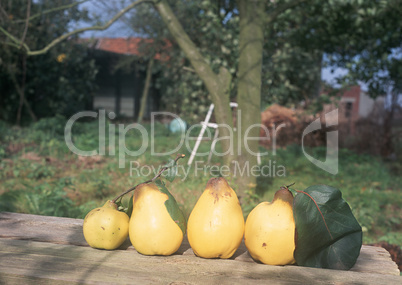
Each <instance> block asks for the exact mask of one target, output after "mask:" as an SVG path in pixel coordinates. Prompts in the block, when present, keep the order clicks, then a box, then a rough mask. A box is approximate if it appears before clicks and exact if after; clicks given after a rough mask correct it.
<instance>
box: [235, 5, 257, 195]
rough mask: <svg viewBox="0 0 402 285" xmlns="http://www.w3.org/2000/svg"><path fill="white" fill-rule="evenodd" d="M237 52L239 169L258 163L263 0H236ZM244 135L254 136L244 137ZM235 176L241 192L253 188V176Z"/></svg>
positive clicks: (248, 174) (254, 180)
mask: <svg viewBox="0 0 402 285" xmlns="http://www.w3.org/2000/svg"><path fill="white" fill-rule="evenodd" d="M238 7H239V13H240V38H239V43H240V56H239V81H238V89H237V102H238V104H239V105H238V108H239V110H240V124H239V126H240V129H239V130H238V132H239V138H240V141H238V146H239V150H240V153H239V155H238V164H239V167H241V169H244V167H246V169H249V170H251V169H252V167H253V166H256V165H257V154H258V152H259V151H258V148H259V137H260V125H259V124H260V123H261V70H262V51H263V43H264V32H263V31H264V29H263V25H264V1H260V0H239V1H238ZM247 138H254V139H250V140H247ZM250 172H251V171H248V173H247V175H241V177H237V182H238V187H239V190H240V195H244V194H245V191H246V190H249V189H252V190H254V188H255V186H256V177H255V176H253V175H252V173H250Z"/></svg>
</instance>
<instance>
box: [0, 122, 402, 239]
mask: <svg viewBox="0 0 402 285" xmlns="http://www.w3.org/2000/svg"><path fill="white" fill-rule="evenodd" d="M65 123H66V121H65V119H64V118H61V117H55V118H51V119H43V120H41V121H39V122H37V123H35V124H32V125H31V126H30V127H26V128H14V127H10V126H9V125H6V124H5V123H3V122H1V121H0V211H13V212H21V213H32V214H40V215H53V216H67V217H75V218H83V217H84V216H85V214H86V213H87V212H88V211H90V210H91V209H92V208H94V207H97V206H100V205H103V204H104V201H105V200H106V199H112V198H114V197H115V196H117V195H118V194H119V193H121V192H123V191H124V190H126V189H128V188H130V187H132V186H133V185H136V184H138V183H141V182H143V181H145V180H147V179H149V178H152V177H153V176H154V174H155V172H157V171H158V167H160V166H161V165H163V164H166V163H167V162H168V161H169V159H171V158H174V157H175V154H176V153H184V154H185V155H186V158H184V159H182V160H180V161H179V164H180V168H179V173H178V177H177V178H176V180H174V181H173V182H172V183H170V182H167V185H168V188H169V189H170V191H171V192H172V194H173V195H174V196H175V197H176V200H177V201H178V203H179V205H180V206H181V208H182V209H183V211H184V212H185V215H186V216H187V217H188V215H189V214H190V212H191V209H192V208H193V206H194V204H195V203H196V201H197V199H198V197H199V196H200V195H201V193H202V191H203V190H204V188H205V185H206V183H207V181H208V180H209V178H211V175H213V174H215V173H214V171H210V170H211V166H213V165H220V163H221V161H220V159H219V157H217V156H213V158H212V161H211V164H210V165H209V166H207V168H206V169H207V171H204V169H205V168H202V167H203V166H206V164H205V163H202V162H198V164H197V165H198V170H197V168H196V167H195V164H193V167H191V168H188V167H187V165H186V163H187V159H188V157H189V155H190V153H189V151H188V150H187V148H186V146H185V144H183V145H182V146H181V147H180V148H178V149H177V150H176V151H175V152H173V153H172V154H170V155H164V156H155V155H152V154H151V149H150V147H148V148H147V151H145V152H144V153H143V154H141V155H138V156H134V157H130V158H126V161H125V164H124V167H122V168H120V167H119V156H118V154H119V151H120V150H122V147H121V146H119V145H118V144H117V143H116V144H115V149H114V150H115V153H114V154H113V155H112V154H111V152H112V149H113V148H110V147H109V144H108V142H109V140H108V137H106V146H107V147H106V150H105V155H98V156H88V157H84V156H77V155H76V154H74V153H72V152H71V151H70V150H69V149H68V147H67V146H66V143H65V140H64V127H65ZM144 127H145V129H146V130H147V131H150V130H151V127H150V125H147V124H145V125H144ZM108 133H109V129H107V130H106V134H108ZM112 133H114V134H115V138H116V141H117V138H118V127H117V126H116V128H115V130H114V131H113V130H112ZM72 134H73V135H72V137H73V142H74V144H75V146H77V148H79V149H82V150H93V149H98V146H99V140H98V123H97V122H76V123H75V124H74V126H73V129H72ZM197 134H198V130H197V129H194V130H193V136H197ZM154 142H155V149H154V151H156V152H159V153H161V152H167V151H170V150H174V149H175V148H176V147H177V146H179V143H180V137H178V136H176V135H173V134H170V133H169V131H168V129H167V128H166V126H164V125H162V124H159V125H157V126H156V127H155V135H154ZM143 143H144V141H143V138H142V137H141V136H140V135H139V133H138V132H135V131H128V132H127V133H126V147H127V149H130V150H138V149H140V147H141V145H142V144H143ZM148 143H149V145H150V143H151V141H148ZM193 144H194V141H192V142H190V145H193ZM149 145H148V146H149ZM209 147H210V142H203V143H201V147H200V152H207V151H208V150H209ZM262 150H263V149H262ZM323 151H324V149H322V148H313V149H309V150H308V152H309V153H310V154H311V155H313V156H314V157H319V156H320V155H321V154H322V153H323ZM196 160H197V161H204V162H205V161H206V160H207V156H204V157H199V158H197V159H196ZM130 165H131V169H130ZM262 165H271V167H270V169H271V175H270V176H269V175H267V176H265V177H259V178H258V185H257V189H256V191H255V193H251V192H248V196H247V197H245V199H244V203H243V205H242V207H243V211H244V214H245V216H247V214H248V213H249V212H250V211H251V209H252V208H253V207H254V206H255V205H257V204H258V203H259V202H261V201H270V200H271V199H272V198H273V194H274V193H275V191H276V190H278V189H279V187H281V186H282V185H288V184H291V183H293V182H295V183H296V184H295V185H294V188H296V189H300V190H303V189H305V188H306V187H308V186H310V185H314V184H327V185H331V186H334V187H336V188H338V189H340V190H341V191H342V193H343V197H344V199H345V200H346V201H347V202H348V203H349V205H350V206H351V208H352V210H353V213H354V214H355V216H356V218H357V220H358V221H359V222H360V224H361V225H362V227H363V231H364V243H374V242H378V241H387V242H389V243H391V244H396V245H401V244H402V226H401V224H402V209H401V206H400V205H402V191H401V183H402V178H401V177H400V176H399V175H398V171H400V168H401V165H400V160H399V161H397V162H395V161H394V162H387V161H384V160H382V159H381V158H378V157H374V156H370V155H365V154H357V153H354V152H351V151H349V150H346V149H341V150H340V153H339V173H338V174H337V175H331V174H328V173H326V172H325V171H323V170H321V169H319V168H317V167H316V166H315V165H313V164H312V163H311V162H310V161H308V160H307V158H306V157H305V156H304V154H303V152H302V149H301V147H300V146H296V145H292V146H288V147H286V148H282V149H278V150H277V151H276V154H272V153H271V154H270V155H268V156H264V157H262ZM273 165H275V167H276V170H278V169H280V167H281V166H283V169H285V170H284V172H281V173H279V174H281V175H277V174H278V172H277V171H274V170H273ZM200 169H202V170H200ZM211 172H212V173H211ZM283 174H285V175H283ZM229 182H230V184H231V185H233V188H234V189H235V190H236V188H235V186H234V184H233V181H229ZM126 196H127V197H126V198H125V199H123V203H126V204H127V203H128V198H129V197H130V195H126Z"/></svg>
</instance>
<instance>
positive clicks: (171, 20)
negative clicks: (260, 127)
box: [155, 0, 235, 165]
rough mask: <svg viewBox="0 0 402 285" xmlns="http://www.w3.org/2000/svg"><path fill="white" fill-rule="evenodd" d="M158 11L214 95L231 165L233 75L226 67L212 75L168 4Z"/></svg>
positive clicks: (161, 3)
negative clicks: (231, 84) (231, 85)
mask: <svg viewBox="0 0 402 285" xmlns="http://www.w3.org/2000/svg"><path fill="white" fill-rule="evenodd" d="M155 8H156V10H157V11H158V12H159V14H160V16H161V17H162V20H163V21H164V23H165V24H166V26H167V28H168V29H169V31H170V33H171V34H172V36H173V37H174V38H175V40H176V42H177V44H178V45H179V46H180V48H181V49H182V51H183V52H184V53H185V55H186V57H187V58H188V60H189V61H190V62H191V65H192V66H193V68H194V70H195V71H196V73H197V74H198V76H199V77H200V78H201V80H202V81H203V82H204V84H205V86H206V88H207V89H208V91H209V93H210V95H211V99H212V102H213V103H214V104H215V112H214V114H215V119H216V121H217V123H218V124H219V134H220V136H221V139H220V143H221V145H222V153H223V154H225V155H224V157H223V158H224V163H225V164H226V165H229V164H230V162H231V161H232V160H233V158H234V155H235V153H234V148H233V145H232V143H233V119H232V111H231V109H230V105H229V103H230V100H229V91H230V90H229V88H230V83H231V80H232V78H231V75H230V72H229V71H228V70H227V69H226V68H224V67H221V68H220V70H219V74H216V73H214V72H213V70H212V69H211V67H210V66H209V64H208V63H207V61H206V60H205V59H204V57H203V56H202V55H201V53H200V52H199V51H198V49H197V47H196V46H195V44H194V43H193V42H192V41H191V39H190V37H189V36H188V35H187V33H186V32H185V31H184V29H183V27H182V25H181V24H180V22H179V21H178V20H177V18H176V16H175V15H174V13H173V11H172V9H171V8H170V6H169V4H167V2H166V1H165V0H161V1H159V2H157V3H155Z"/></svg>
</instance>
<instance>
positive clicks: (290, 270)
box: [0, 212, 402, 284]
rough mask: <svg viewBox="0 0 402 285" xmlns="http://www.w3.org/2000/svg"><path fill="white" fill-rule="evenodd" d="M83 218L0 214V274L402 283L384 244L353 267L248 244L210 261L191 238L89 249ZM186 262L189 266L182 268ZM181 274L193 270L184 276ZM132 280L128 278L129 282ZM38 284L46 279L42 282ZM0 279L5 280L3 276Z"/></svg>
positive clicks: (13, 278)
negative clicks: (251, 248)
mask: <svg viewBox="0 0 402 285" xmlns="http://www.w3.org/2000/svg"><path fill="white" fill-rule="evenodd" d="M82 223H83V220H80V219H70V218H58V217H47V216H37V215H28V214H17V213H7V212H2V213H0V248H1V250H0V253H1V255H0V256H1V259H0V265H1V268H2V269H1V270H0V273H1V276H3V278H7V279H6V280H7V281H10V282H11V284H13V283H12V282H14V281H15V284H20V282H19V281H18V280H19V278H20V277H19V276H26V277H27V278H34V279H35V278H45V279H46V278H47V279H52V280H54V281H56V280H57V282H59V281H60V282H64V281H73V282H81V281H85V282H86V281H88V282H89V283H91V282H96V283H98V282H101V283H102V282H105V283H108V282H110V283H118V282H117V281H116V280H115V279H113V280H112V281H110V280H109V279H107V278H106V277H102V278H101V279H99V280H98V279H97V278H98V277H96V276H98V275H96V274H95V273H94V274H92V272H97V274H99V276H103V275H104V274H106V273H108V274H111V276H115V274H114V273H113V270H114V269H115V268H118V269H117V271H118V273H117V274H118V275H119V276H120V277H121V276H125V277H127V278H128V277H129V276H128V275H127V276H126V272H130V274H129V275H130V276H133V274H135V275H134V276H136V277H138V278H137V279H135V280H140V281H141V282H145V283H154V282H156V283H159V282H165V281H167V280H176V281H177V280H179V281H180V282H195V283H200V282H201V280H203V281H205V282H207V281H208V280H207V279H199V278H200V277H199V275H201V276H208V278H212V277H211V276H213V280H214V281H222V282H223V281H225V280H230V282H234V283H244V282H245V281H247V283H250V282H252V280H257V281H262V280H265V281H266V279H265V278H269V280H271V279H272V280H275V282H277V283H278V284H288V283H289V282H297V280H298V278H299V277H300V278H301V277H303V278H305V279H303V280H305V281H306V282H308V283H312V282H313V280H314V278H316V277H315V276H317V278H318V279H317V280H319V282H321V283H324V284H325V283H327V282H326V280H327V281H328V280H331V282H335V281H336V280H337V281H339V282H344V281H348V283H349V281H350V280H349V278H352V279H353V280H355V281H356V282H360V283H361V282H363V283H364V279H365V278H366V277H367V278H368V276H370V278H371V279H367V280H370V283H371V284H372V281H373V280H378V281H379V282H380V281H382V283H384V280H386V281H387V282H388V280H393V279H392V276H390V275H398V276H396V278H398V279H395V280H399V282H402V279H401V277H399V270H398V268H397V265H396V264H395V263H394V262H393V261H392V260H391V258H390V255H389V253H388V252H387V251H386V250H385V249H383V248H379V247H371V246H363V247H362V251H361V254H360V256H359V259H358V261H357V263H356V265H355V266H354V267H353V268H352V269H351V270H350V271H336V270H324V269H313V268H306V267H298V266H284V267H282V266H268V265H262V264H258V263H256V262H254V261H253V260H252V259H251V257H250V256H249V254H248V252H247V250H246V247H245V245H244V243H242V244H241V246H240V247H239V249H238V251H237V252H236V253H235V255H234V257H233V258H232V259H231V260H207V259H202V258H197V257H196V256H195V255H194V254H193V252H192V250H191V248H190V245H189V244H188V241H187V239H185V240H184V241H183V244H182V246H181V247H180V249H179V251H178V252H177V254H175V255H174V256H170V257H147V256H143V255H140V254H138V253H137V252H136V251H135V250H134V248H133V247H132V246H131V244H130V242H129V241H127V242H126V243H125V244H124V245H123V246H122V247H121V248H120V249H119V250H116V251H102V250H95V249H92V248H89V247H88V245H87V243H86V242H85V239H84V237H83V234H82ZM36 262H39V263H38V264H42V266H39V268H38V265H35V264H36ZM153 265H155V267H153ZM42 267H43V268H42ZM178 267H180V268H178ZM182 267H183V268H185V269H186V271H183V270H182V269H183V268H182ZM113 268H114V269H113ZM49 270H50V272H49ZM70 270H71V271H74V272H76V273H77V274H78V275H79V276H81V277H79V276H78V277H77V276H76V275H77V274H76V273H71V272H70ZM120 271H124V272H120ZM138 271H140V272H138ZM233 271H236V273H234V272H233ZM88 272H91V274H90V275H89V276H90V278H89V279H85V278H83V277H82V276H84V275H85V276H86V275H88V274H87V273H88ZM154 272H156V273H155V274H156V275H155V274H154ZM191 272H192V273H191ZM358 272H360V273H358ZM361 272H363V273H364V274H362V273H361ZM181 274H184V275H186V276H187V275H188V274H190V275H189V276H187V277H186V276H184V277H183V276H181ZM191 274H193V275H191ZM250 274H251V275H250ZM356 274H357V275H356ZM380 274H382V275H380ZM72 275H74V276H72ZM332 275H334V276H332ZM335 275H336V276H335ZM4 276H5V277H4ZM278 276H279V277H280V278H279V277H278ZM294 276H296V277H294ZM326 276H327V277H328V276H330V279H326V278H327V277H326ZM363 276H364V278H363ZM381 276H382V277H381ZM165 277H166V278H165ZM338 277H339V278H338ZM236 278H240V279H239V280H242V282H237V281H239V280H237V279H236ZM309 278H310V279H309ZM372 278H374V279H372ZM388 278H391V279H388ZM45 279H44V280H45ZM123 279H124V278H122V279H119V280H120V281H121V283H127V280H123ZM352 279H351V280H352ZM108 280H109V281H108ZM236 280H237V281H236ZM342 280H343V281H342ZM395 280H394V281H395ZM120 281H119V282H120ZM140 281H138V283H139V282H140ZM197 281H199V282H197ZM299 281H300V280H299ZM310 281H311V282H310ZM131 282H132V281H129V283H131ZM34 283H35V284H41V283H40V282H39V281H38V282H34ZM257 283H258V282H257ZM297 283H300V282H297ZM0 284H3V282H2V279H1V277H0ZM7 284H8V283H7ZM45 284H46V283H45ZM379 284H380V283H379Z"/></svg>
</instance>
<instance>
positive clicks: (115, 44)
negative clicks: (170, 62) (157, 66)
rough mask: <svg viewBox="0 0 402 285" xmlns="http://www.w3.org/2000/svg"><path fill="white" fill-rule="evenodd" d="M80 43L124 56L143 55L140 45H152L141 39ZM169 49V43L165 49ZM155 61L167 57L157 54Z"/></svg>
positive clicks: (111, 39)
mask: <svg viewBox="0 0 402 285" xmlns="http://www.w3.org/2000/svg"><path fill="white" fill-rule="evenodd" d="M80 42H86V43H88V46H90V47H92V48H95V49H97V50H103V51H107V52H112V53H117V54H125V55H137V56H141V55H145V53H144V52H143V51H141V49H140V45H141V44H142V43H143V42H145V43H149V44H152V42H153V40H152V39H143V38H94V39H80ZM169 47H171V43H170V42H167V44H166V47H165V48H169ZM155 59H158V60H160V59H162V60H167V59H168V56H167V55H163V53H162V54H161V53H157V54H156V55H155Z"/></svg>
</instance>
